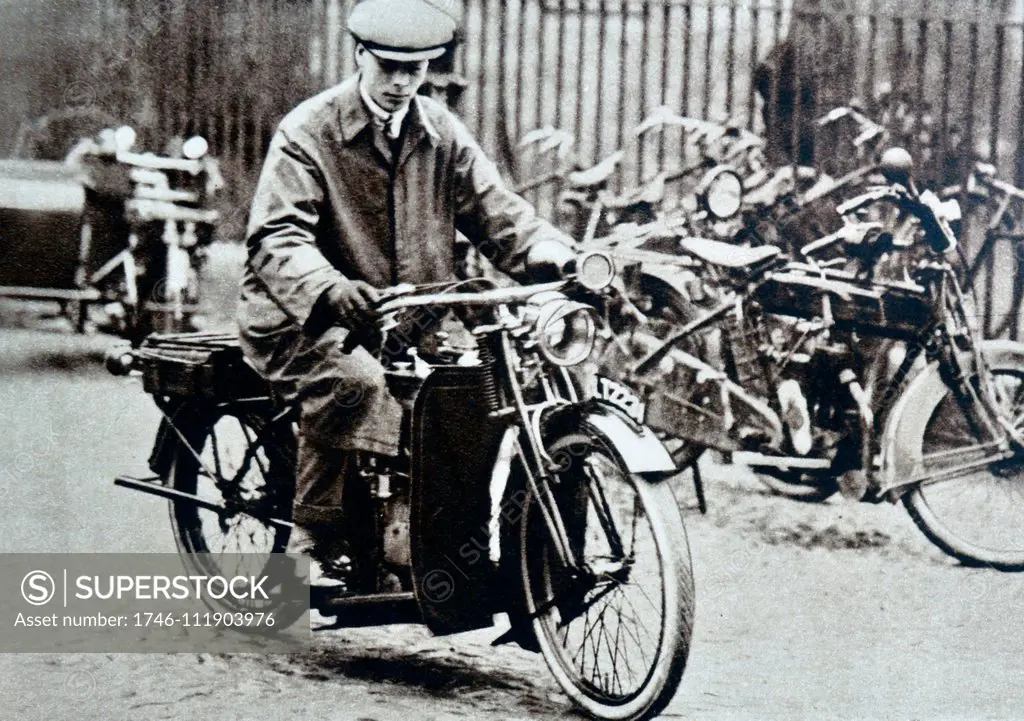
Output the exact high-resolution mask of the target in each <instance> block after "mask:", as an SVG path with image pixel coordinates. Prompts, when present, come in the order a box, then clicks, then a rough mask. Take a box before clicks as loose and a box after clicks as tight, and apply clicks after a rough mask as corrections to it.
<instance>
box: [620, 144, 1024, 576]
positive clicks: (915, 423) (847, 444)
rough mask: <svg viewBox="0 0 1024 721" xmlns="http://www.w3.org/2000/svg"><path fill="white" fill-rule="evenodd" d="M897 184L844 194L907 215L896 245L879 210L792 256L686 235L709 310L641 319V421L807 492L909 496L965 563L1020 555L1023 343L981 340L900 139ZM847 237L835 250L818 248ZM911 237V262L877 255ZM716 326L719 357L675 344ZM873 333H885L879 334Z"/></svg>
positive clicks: (1023, 557) (943, 228)
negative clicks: (889, 346)
mask: <svg viewBox="0 0 1024 721" xmlns="http://www.w3.org/2000/svg"><path fill="white" fill-rule="evenodd" d="M885 157H886V163H884V164H883V165H884V170H885V171H886V174H887V177H888V178H889V179H890V184H889V185H887V186H881V187H877V188H873V189H870V190H868V191H867V192H865V193H863V194H862V195H861V196H858V197H857V198H854V199H851V200H849V201H847V202H846V203H844V204H843V205H841V206H840V208H839V210H840V211H841V212H842V213H843V214H855V213H857V212H859V211H862V210H867V209H869V208H870V207H871V206H873V205H876V204H878V203H883V202H884V203H891V204H894V205H896V206H897V207H898V208H900V209H901V210H902V211H903V212H904V213H907V214H909V215H913V216H914V217H915V218H916V219H917V221H918V224H919V225H918V231H917V233H916V234H915V235H914V236H913V240H914V241H915V242H914V243H913V244H912V245H906V246H902V247H900V246H897V245H895V238H894V236H893V234H892V233H890V232H885V231H884V230H880V229H879V228H878V227H877V224H875V223H857V224H853V225H850V226H847V228H846V229H845V230H844V231H843V232H838V233H835V234H832V235H830V236H826V237H824V238H821V239H819V240H818V241H816V242H815V243H812V244H810V245H809V246H806V247H805V248H804V249H803V252H802V255H803V256H804V259H803V260H801V261H787V260H785V259H784V256H783V255H782V254H781V252H780V251H779V249H778V248H773V247H770V246H762V247H757V248H747V249H739V248H735V247H731V246H727V245H725V244H722V243H715V242H714V241H707V240H702V239H695V238H689V239H683V240H681V241H680V246H681V247H682V248H683V249H684V250H687V251H688V252H689V253H690V254H691V255H692V256H693V257H694V258H696V259H698V260H700V261H701V262H702V263H703V264H705V265H706V266H708V267H711V268H714V269H716V271H717V274H718V282H719V284H720V287H721V288H723V289H724V292H723V293H722V295H721V297H720V300H719V301H718V302H717V304H715V305H714V307H712V308H711V309H710V310H707V311H706V312H704V313H701V314H698V317H696V318H694V319H692V320H691V321H689V322H688V323H685V324H684V325H682V326H681V327H678V328H676V329H675V330H674V331H673V332H671V333H670V334H669V335H668V337H667V338H665V337H653V336H652V335H651V334H649V333H646V332H645V331H644V330H643V329H642V328H640V329H638V331H637V334H636V336H637V337H636V338H635V339H634V341H632V348H633V350H634V352H635V353H636V354H637V359H635V360H634V361H633V363H632V365H631V369H632V372H631V373H629V372H627V373H626V374H625V377H626V378H627V379H629V380H631V381H633V382H634V383H635V384H637V385H639V384H640V383H643V382H644V381H646V382H647V392H646V393H645V394H644V396H645V398H646V399H647V400H648V401H649V403H650V416H649V422H650V423H651V425H652V427H654V428H656V429H659V430H663V431H665V432H666V433H669V434H671V435H674V436H676V437H677V438H681V439H683V441H685V442H687V443H688V444H690V445H691V446H693V447H696V448H697V449H698V450H699V449H701V448H706V447H710V448H717V449H719V450H721V451H723V452H726V453H728V454H730V455H731V457H732V460H733V461H734V462H739V463H743V464H745V465H748V466H750V467H752V468H753V469H755V470H756V471H758V472H759V473H761V474H765V475H767V476H769V477H773V478H774V479H775V481H776V483H775V485H774V486H773V487H776V488H777V489H778V490H780V491H782V492H784V493H787V494H790V495H794V496H801V497H825V496H828V495H831V494H832V493H834V492H835V490H836V489H837V488H841V489H842V490H843V491H844V493H846V494H847V495H850V496H852V497H855V498H858V499H863V500H868V501H874V502H879V501H882V500H890V501H894V502H895V501H897V500H902V501H903V502H904V504H905V505H906V507H907V510H908V512H909V513H910V514H911V516H912V517H913V519H914V521H915V522H916V523H917V524H918V526H919V527H920V528H921V530H922V531H923V532H924V533H925V534H926V535H927V536H928V538H929V539H930V540H932V541H933V542H934V543H936V545H938V546H939V547H940V548H942V549H943V550H944V551H946V552H947V553H949V554H951V555H953V556H956V557H957V558H960V559H962V560H965V561H969V562H971V563H984V564H989V565H992V566H994V567H996V568H1001V569H1004V570H1024V542H1022V541H1021V540H1020V538H1019V536H1018V535H1017V534H1016V532H1015V531H1016V528H1017V527H1018V526H1017V519H1018V517H1019V514H1020V513H1021V510H1022V509H1021V508H1020V507H1019V498H1020V491H1019V489H1018V488H1016V484H1018V483H1019V482H1020V481H1019V468H1020V463H1021V459H1022V458H1024V446H1022V444H1021V440H1022V430H1021V419H1022V418H1024V415H1022V414H1021V411H1020V409H1021V405H1022V403H1024V400H1022V399H1024V388H1022V386H1021V379H1022V378H1024V346H1021V345H1019V344H1014V343H1010V342H1004V341H983V340H982V339H981V337H980V334H979V333H978V332H977V329H976V327H975V317H974V314H973V313H972V311H971V304H970V302H969V301H968V299H966V298H965V296H964V294H963V292H962V290H961V288H960V286H959V283H958V281H957V275H956V272H955V268H954V266H953V264H952V262H951V260H950V256H952V257H953V258H955V249H956V238H955V236H954V235H953V233H952V231H951V229H950V227H949V224H948V222H947V220H946V217H945V214H944V212H945V208H944V206H942V204H940V202H939V200H938V198H937V197H936V196H934V195H931V194H928V193H920V192H918V190H917V189H916V187H915V185H914V183H913V181H912V179H910V178H909V176H908V174H907V171H908V168H909V156H907V154H906V152H905V151H902V150H898V149H895V150H892V151H889V152H888V153H887V154H886V156H885ZM829 247H833V248H836V247H841V248H842V249H843V251H842V253H840V257H839V258H838V260H840V261H842V267H836V264H835V263H831V262H827V261H826V262H817V261H816V260H815V258H816V257H818V256H819V255H820V254H821V253H823V251H825V250H826V249H827V248H829ZM897 253H898V254H906V255H908V256H909V257H910V258H912V259H913V262H909V261H908V263H907V266H908V267H910V268H912V275H911V276H910V277H909V278H907V279H904V280H897V279H891V278H888V277H885V276H884V275H882V274H879V273H876V268H877V266H878V265H879V263H880V261H881V260H882V259H883V258H884V257H885V256H887V255H890V254H897ZM708 328H716V329H718V333H719V339H720V342H719V344H717V345H716V346H714V347H715V348H716V349H717V350H719V351H720V353H719V356H718V357H705V358H701V357H698V356H697V355H695V354H694V353H692V352H688V350H689V349H683V348H681V347H679V344H680V343H681V342H685V341H687V340H688V339H689V338H691V337H692V336H694V335H697V334H700V333H701V332H702V331H703V330H705V329H708ZM870 338H881V339H895V340H899V341H902V342H903V343H905V344H906V349H907V351H906V353H905V354H904V356H903V358H902V361H901V362H900V363H899V367H898V368H897V369H896V371H895V372H893V373H886V374H878V373H874V377H875V378H876V379H880V380H881V382H882V387H881V388H880V389H877V390H876V392H875V394H872V393H871V392H870V389H869V387H868V384H867V382H866V380H865V379H866V377H867V376H868V375H869V370H870V369H871V366H872V364H873V361H874V360H875V357H874V356H873V353H877V352H878V350H879V346H878V345H871V344H869V343H865V342H864V339H870ZM882 347H885V346H884V345H883V346H882Z"/></svg>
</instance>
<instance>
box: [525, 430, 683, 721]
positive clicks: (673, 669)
mask: <svg viewBox="0 0 1024 721" xmlns="http://www.w3.org/2000/svg"><path fill="white" fill-rule="evenodd" d="M595 437H600V433H599V432H598V431H597V430H596V429H593V428H588V427H583V428H581V429H580V430H579V432H578V433H574V434H569V435H566V436H563V437H562V438H559V439H557V440H556V441H555V442H554V443H552V444H551V445H550V446H549V447H548V451H549V453H557V452H558V450H559V449H560V448H563V447H566V446H572V445H579V444H586V445H591V446H593V445H594V440H593V439H594V438H595ZM602 445H603V446H604V448H605V449H610V448H612V446H611V444H610V443H607V442H605V443H603V444H602ZM605 455H607V456H608V457H609V459H610V460H612V461H613V462H615V463H616V465H617V466H618V467H619V469H620V470H621V472H623V473H624V474H627V475H630V476H631V477H632V478H633V482H634V485H635V487H636V489H637V492H638V495H639V496H640V497H641V498H642V499H643V503H644V508H645V511H646V512H647V514H648V517H649V519H650V522H651V527H652V529H653V535H654V539H655V543H656V544H657V546H658V549H659V555H660V556H661V558H662V567H663V569H669V571H670V573H669V575H668V578H664V579H663V592H664V594H665V595H664V598H665V600H666V601H667V602H668V611H667V612H666V614H665V621H666V622H667V623H668V625H669V626H668V628H667V629H666V628H663V629H662V636H663V638H669V639H671V641H670V643H669V644H668V653H665V652H664V651H665V649H664V648H659V658H658V660H657V661H656V662H655V664H654V671H653V672H651V674H650V677H649V678H648V680H647V682H646V683H645V685H644V687H643V689H642V690H641V692H640V694H639V695H638V696H637V697H636V698H634V699H632V700H630V701H629V702H627V703H624V704H614V705H612V704H607V703H601V701H600V700H598V699H595V698H594V697H593V696H591V695H589V694H588V693H587V692H586V690H585V689H583V688H581V687H580V686H579V685H577V684H576V683H575V682H574V681H573V680H572V678H570V676H569V674H568V673H567V672H566V671H565V670H564V669H563V668H562V667H561V665H560V664H559V661H558V654H557V652H556V651H555V650H554V649H553V647H552V644H551V642H550V640H549V638H548V636H547V634H546V632H545V630H544V620H543V617H540V616H537V615H536V610H537V606H536V603H535V602H534V594H533V593H532V591H531V589H530V583H531V581H530V579H531V574H532V572H535V569H534V567H533V566H532V564H535V563H538V562H540V559H538V558H537V554H538V550H537V548H536V546H535V545H533V544H534V543H536V542H537V541H536V539H533V538H532V537H531V534H530V533H529V531H530V529H531V527H533V528H535V527H536V526H535V524H536V522H534V524H531V522H530V508H531V504H532V503H533V501H532V498H531V495H530V494H527V496H526V499H525V502H524V504H523V516H522V525H521V544H522V546H521V549H520V558H521V562H522V570H521V573H522V580H523V587H524V591H525V594H526V608H527V612H528V613H529V614H530V617H531V618H533V631H534V635H535V637H536V640H537V644H538V645H539V647H540V652H541V654H542V655H543V656H544V661H545V663H547V665H548V669H549V670H550V671H551V673H552V675H553V676H554V677H555V680H556V681H557V682H558V685H559V686H560V687H561V688H562V690H563V691H564V692H565V694H566V695H567V696H569V698H570V699H571V700H572V702H573V703H574V704H576V706H577V707H579V708H580V709H582V710H583V711H584V712H586V713H587V714H589V715H590V716H592V717H594V718H599V719H607V720H609V721H611V720H614V721H638V720H640V719H649V718H652V717H654V716H657V715H658V714H659V713H660V712H661V711H662V710H664V708H665V707H666V706H667V705H668V703H669V702H670V701H671V700H672V698H673V696H674V695H675V692H676V690H677V689H678V687H679V683H680V681H681V680H682V677H683V671H684V670H685V667H686V660H687V657H688V655H689V650H690V642H691V639H692V635H693V621H694V614H695V605H696V604H695V590H694V582H693V567H692V561H691V558H690V546H689V541H688V540H687V536H686V528H685V526H684V524H683V519H682V516H681V515H680V513H679V508H678V505H677V503H676V500H675V497H674V496H673V494H672V490H671V487H670V486H669V484H668V483H667V482H664V481H661V482H657V481H655V482H652V481H649V480H647V479H645V478H643V477H640V476H637V475H634V474H629V471H628V470H627V469H626V466H625V463H624V462H623V460H622V459H621V458H617V457H612V453H610V452H609V453H606V454H605ZM651 678H653V679H654V681H653V682H652V681H651Z"/></svg>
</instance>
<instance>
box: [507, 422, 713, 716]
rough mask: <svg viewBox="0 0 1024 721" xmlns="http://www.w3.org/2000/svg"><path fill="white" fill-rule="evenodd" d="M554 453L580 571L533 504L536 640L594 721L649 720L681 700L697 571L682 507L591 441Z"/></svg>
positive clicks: (527, 548) (525, 537) (568, 439)
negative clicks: (564, 556) (676, 699)
mask: <svg viewBox="0 0 1024 721" xmlns="http://www.w3.org/2000/svg"><path fill="white" fill-rule="evenodd" d="M548 451H549V453H550V454H551V456H552V458H554V459H555V460H556V461H557V462H559V463H560V465H562V467H563V468H564V469H565V470H563V471H562V472H560V473H558V484H557V486H556V491H555V492H556V494H557V504H558V510H559V513H560V516H561V517H562V519H563V521H564V523H565V526H566V535H567V536H568V539H569V544H570V546H571V550H572V553H573V555H574V556H575V557H576V558H577V561H578V564H579V567H580V569H581V570H577V571H573V570H571V569H570V568H568V567H567V566H566V565H565V564H564V563H563V562H562V561H561V560H560V557H559V555H558V553H557V552H556V548H555V546H554V544H553V543H552V541H551V536H550V532H549V531H548V526H547V524H546V523H545V521H544V519H543V513H542V508H541V505H540V503H539V502H538V501H537V499H536V498H533V497H531V496H528V497H527V500H526V502H525V504H524V508H523V513H524V516H523V524H522V536H521V544H522V553H521V558H522V564H523V567H522V574H523V579H524V586H525V591H526V606H527V611H528V613H529V615H530V617H531V618H532V619H533V628H534V633H535V636H536V639H537V643H538V645H539V647H540V650H541V652H542V654H543V655H544V659H545V661H546V662H547V665H548V667H549V668H550V670H551V672H552V674H553V675H554V676H555V679H556V680H557V681H558V683H559V685H560V686H561V687H562V689H563V690H564V691H565V693H566V694H567V695H568V696H569V697H570V698H571V699H572V700H573V702H574V703H576V704H577V705H578V706H579V707H580V708H582V709H583V710H584V711H586V712H587V713H589V714H591V715H593V716H595V717H597V718H601V719H646V718H650V717H652V716H654V715H656V714H657V713H659V712H660V711H661V710H662V709H664V708H665V706H666V705H667V704H668V703H669V701H670V700H671V699H672V696H673V695H674V694H675V691H676V688H677V687H678V685H679V682H680V679H681V678H682V675H683V669H684V667H685V665H686V659H687V656H688V654H689V649H690V639H691V636H692V632H693V617H694V585H693V570H692V566H691V561H690V552H689V545H688V542H687V538H686V532H685V529H684V526H683V521H682V518H681V516H680V514H679V510H678V507H677V505H676V502H675V498H674V497H673V495H672V492H671V490H670V488H669V486H668V484H667V483H664V482H662V483H652V482H650V481H648V480H646V479H644V478H642V477H638V476H635V475H633V474H631V473H629V471H628V469H627V468H626V467H625V465H624V463H623V462H622V460H621V459H620V458H619V457H618V456H617V455H616V454H615V453H614V451H612V450H611V449H610V448H609V447H608V446H607V445H606V444H605V443H603V442H602V440H601V438H600V437H599V436H597V435H596V434H595V433H592V432H580V433H576V434H570V435H568V436H565V437H563V438H561V439H559V440H558V441H557V442H555V443H554V444H553V445H552V446H551V447H550V448H549V449H548ZM563 461H564V462H563Z"/></svg>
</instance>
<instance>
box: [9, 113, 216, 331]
mask: <svg viewBox="0 0 1024 721" xmlns="http://www.w3.org/2000/svg"><path fill="white" fill-rule="evenodd" d="M133 143H134V132H133V131H132V130H131V128H128V127H122V128H120V129H118V130H117V131H114V130H112V129H107V130H104V131H103V132H101V133H100V135H99V136H98V138H96V139H85V140H83V141H81V142H80V143H79V144H78V145H77V146H75V147H74V148H73V149H72V150H71V152H70V153H69V155H68V157H67V158H66V159H65V160H64V161H63V162H56V161H45V160H20V159H19V160H3V161H0V297H7V298H18V299H35V300H52V301H57V302H58V303H60V304H61V307H62V308H63V310H64V311H65V312H66V313H67V315H68V316H69V318H70V320H71V321H72V322H73V324H74V326H75V327H76V329H77V330H79V331H83V330H84V329H85V328H86V325H87V323H88V321H89V311H90V308H91V307H93V306H101V307H102V310H103V312H104V316H105V317H104V319H103V320H102V321H101V327H104V328H105V329H109V330H112V331H113V332H115V333H117V334H120V335H123V336H124V337H126V338H129V339H131V340H133V341H135V342H138V341H140V340H141V339H142V337H144V336H145V335H146V334H147V333H149V332H152V331H174V330H184V329H187V328H190V327H191V325H192V321H193V319H194V317H195V315H196V313H197V311H198V308H199V283H198V275H199V272H200V270H201V268H202V265H203V259H204V248H205V247H206V246H207V245H208V244H209V243H210V242H211V241H212V239H213V231H214V226H215V224H216V222H217V220H218V213H217V212H216V211H214V210H211V209H209V201H210V199H211V197H212V195H213V194H214V193H215V192H216V191H217V190H218V189H219V188H220V187H221V185H222V180H221V179H220V175H219V172H218V171H217V165H216V161H214V160H213V159H211V158H208V157H206V150H207V148H206V142H205V141H204V140H203V139H202V138H199V137H195V138H192V139H189V140H187V141H185V142H184V143H182V145H181V156H182V157H161V156H157V155H154V154H151V153H136V152H132V151H131V150H130V148H131V146H132V144H133Z"/></svg>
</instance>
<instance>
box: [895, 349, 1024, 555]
mask: <svg viewBox="0 0 1024 721" xmlns="http://www.w3.org/2000/svg"><path fill="white" fill-rule="evenodd" d="M990 368H991V369H992V371H993V372H994V373H998V372H999V371H1004V372H1012V373H1015V374H1019V375H1021V376H1022V377H1024V365H1021V364H1020V363H1015V362H1013V360H1012V359H1010V358H1008V357H1006V356H1003V357H1000V358H997V359H995V360H993V361H990ZM941 401H942V399H941V398H940V399H939V400H938V401H937V402H935V403H934V405H932V404H929V405H931V408H929V409H928V411H927V417H928V418H929V419H931V418H932V416H933V415H934V413H935V410H936V409H937V408H938V406H939V403H941ZM926 431H927V428H926ZM923 440H924V438H923V436H922V438H921V439H920V443H921V446H923ZM915 442H916V441H915ZM903 505H904V507H905V508H906V509H907V513H909V514H910V517H911V519H913V521H914V524H915V525H916V526H917V527H918V528H919V529H920V530H921V533H923V534H924V535H925V536H926V537H927V538H928V540H929V541H931V542H932V543H934V544H935V545H936V546H937V547H938V548H940V549H941V550H942V551H943V552H945V553H946V554H948V555H950V556H952V557H953V558H956V559H957V560H959V561H961V562H962V563H964V564H965V565H968V566H988V567H990V568H994V569H997V570H1000V571H1024V549H1020V550H1017V551H997V550H993V549H987V548H982V547H981V546H977V545H975V544H973V543H971V542H969V541H965V540H964V539H962V538H960V537H959V536H957V535H956V533H954V532H953V531H951V530H950V529H949V528H948V527H947V526H946V525H945V524H943V523H942V521H941V520H940V519H939V518H938V517H937V516H936V515H935V514H934V512H933V511H932V509H931V508H929V506H928V502H927V500H926V499H925V497H924V495H923V494H922V493H921V488H920V486H918V487H916V488H914V489H913V490H911V491H910V492H909V493H907V494H906V495H904V496H903Z"/></svg>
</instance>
